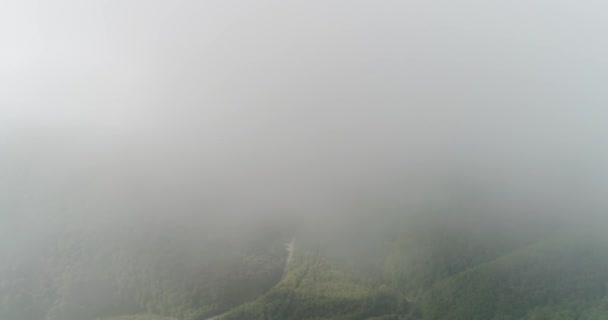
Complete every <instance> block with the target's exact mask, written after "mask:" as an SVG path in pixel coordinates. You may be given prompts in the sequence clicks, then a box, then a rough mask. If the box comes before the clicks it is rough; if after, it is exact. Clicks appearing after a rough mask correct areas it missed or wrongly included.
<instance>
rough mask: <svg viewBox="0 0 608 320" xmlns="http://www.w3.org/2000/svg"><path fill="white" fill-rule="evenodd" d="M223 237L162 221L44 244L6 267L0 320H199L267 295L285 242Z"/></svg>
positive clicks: (271, 237)
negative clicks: (162, 319) (149, 317)
mask: <svg viewBox="0 0 608 320" xmlns="http://www.w3.org/2000/svg"><path fill="white" fill-rule="evenodd" d="M214 229H215V230H214ZM201 230H204V231H205V232H200V231H201ZM224 232H228V233H230V232H229V230H226V229H223V228H209V227H208V226H205V225H201V224H192V223H190V224H188V223H181V222H180V223H171V222H167V221H163V222H162V223H158V224H145V225H140V226H139V227H135V226H133V225H127V226H114V228H113V229H105V228H99V229H89V230H86V231H85V230H81V231H78V232H76V231H74V230H72V231H65V232H63V233H61V234H56V235H54V236H53V237H50V238H45V239H44V240H45V241H44V242H38V243H34V244H32V246H33V247H34V249H32V250H30V251H27V254H25V253H23V254H16V253H13V254H12V255H10V256H9V257H4V258H6V260H4V263H2V264H1V265H0V319H2V320H13V319H15V320H37V319H45V320H85V319H96V318H98V317H108V316H113V315H117V316H118V315H129V314H139V313H149V314H156V315H162V316H170V317H174V318H177V319H204V318H206V317H207V316H209V315H214V314H217V313H220V312H224V311H226V310H228V309H229V308H231V307H234V306H236V305H239V304H241V303H243V302H245V301H248V300H251V299H253V298H255V297H257V296H258V295H260V294H262V293H264V292H265V291H266V290H268V289H269V288H270V287H271V286H273V285H274V284H275V283H276V282H277V281H278V280H279V279H280V277H281V274H282V271H283V266H284V260H285V254H284V246H283V244H284V241H283V240H284V237H283V236H282V235H281V234H280V232H278V231H277V230H276V229H273V228H271V227H269V228H267V229H264V230H261V229H258V230H256V233H255V234H241V235H240V236H239V237H238V240H235V239H233V238H232V237H231V236H228V235H227V234H224ZM108 234H111V237H109V236H107V235H108ZM141 317H143V316H141ZM141 317H140V318H141ZM140 318H136V319H140Z"/></svg>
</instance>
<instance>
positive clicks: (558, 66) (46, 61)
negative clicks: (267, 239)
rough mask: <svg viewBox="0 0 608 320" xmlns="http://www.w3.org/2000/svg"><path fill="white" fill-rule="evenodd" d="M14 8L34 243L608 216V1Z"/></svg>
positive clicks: (1, 106)
mask: <svg viewBox="0 0 608 320" xmlns="http://www.w3.org/2000/svg"><path fill="white" fill-rule="evenodd" d="M1 7H2V8H1V10H0V88H2V91H1V94H0V148H1V153H0V175H1V177H0V188H1V192H0V208H1V212H2V213H1V218H2V220H3V222H2V224H3V225H4V226H9V225H12V224H11V223H12V222H15V223H22V227H23V225H28V227H27V228H26V227H23V228H24V229H21V230H37V231H36V232H34V231H30V232H31V234H29V233H25V234H26V235H28V236H29V235H32V236H33V235H34V234H36V233H37V232H39V231H40V230H44V229H47V228H49V226H51V225H52V223H50V222H49V221H55V220H57V221H60V222H58V223H59V224H61V225H64V224H65V223H66V222H65V220H63V219H64V218H65V217H70V218H71V219H72V220H71V221H72V222H71V223H76V222H75V221H77V220H80V219H81V218H83V220H86V221H87V223H89V222H90V221H93V222H95V221H97V220H99V221H105V220H107V219H109V220H110V221H113V222H111V223H120V222H116V221H122V220H120V219H130V218H128V217H132V216H133V215H136V216H139V215H146V216H147V217H155V218H160V219H161V220H163V221H165V220H172V219H179V217H181V216H187V217H192V216H197V217H202V218H203V219H205V220H206V221H208V222H209V221H227V222H229V223H237V224H239V225H240V224H243V225H247V224H248V223H249V222H251V221H265V222H267V221H269V220H272V219H274V218H280V217H291V218H294V217H295V218H296V219H309V218H311V219H316V220H321V221H324V222H325V223H327V224H331V223H332V222H339V221H342V222H343V221H344V220H348V219H349V218H350V217H352V216H355V215H357V214H361V213H366V214H368V213H371V214H377V213H378V212H380V211H381V210H388V209H387V208H390V210H397V211H399V210H400V211H403V212H408V211H415V210H419V209H420V208H422V207H425V206H428V205H429V203H430V204H431V205H433V204H435V203H440V204H438V205H436V206H438V207H441V206H446V208H447V209H446V211H449V208H450V207H451V206H453V205H455V204H456V203H466V204H465V205H464V206H465V207H466V208H465V209H464V211H467V210H468V211H471V210H470V209H472V211H479V212H480V213H481V214H498V215H501V216H503V217H508V216H513V217H515V216H543V215H556V216H557V217H560V218H575V219H572V220H577V221H581V220H582V221H586V222H592V221H596V220H595V219H597V218H599V217H601V216H603V215H604V210H605V209H606V200H605V197H604V195H603V190H605V188H606V187H607V183H606V182H607V177H608V176H607V173H608V172H607V167H606V163H608V162H607V160H608V157H607V156H608V152H607V150H608V145H607V143H608V142H607V141H608V140H606V138H605V137H606V136H608V126H606V123H607V122H606V120H607V119H608V109H607V108H606V107H605V104H606V102H608V99H607V98H608V93H607V91H606V90H605V86H604V83H605V79H607V78H608V70H607V66H608V61H607V60H608V43H607V40H606V37H605V30H607V28H608V22H607V21H608V19H606V14H605V12H606V10H607V9H608V7H607V5H606V4H604V3H603V2H602V1H577V2H572V1H544V0H542V1H541V0H539V1H526V2H523V1H508V2H492V1H490V2H488V1H480V0H465V1H457V2H455V1H431V2H428V1H379V2H378V1H375V2H373V3H372V2H369V1H322V2H321V1H297V2H291V3H288V2H284V1H64V0H62V1H53V2H48V1H8V2H4V3H3V4H2V5H1ZM474 208H475V209H474ZM115 219H118V220H115ZM24 221H25V222H24ZM243 221H246V222H243ZM218 223H219V222H218ZM222 223H223V222H222ZM37 224H39V225H37ZM34 226H35V227H36V229H28V228H32V227H34ZM7 229H8V228H7ZM17 230H19V229H17Z"/></svg>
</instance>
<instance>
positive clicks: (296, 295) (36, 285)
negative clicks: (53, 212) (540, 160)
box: [0, 215, 608, 320]
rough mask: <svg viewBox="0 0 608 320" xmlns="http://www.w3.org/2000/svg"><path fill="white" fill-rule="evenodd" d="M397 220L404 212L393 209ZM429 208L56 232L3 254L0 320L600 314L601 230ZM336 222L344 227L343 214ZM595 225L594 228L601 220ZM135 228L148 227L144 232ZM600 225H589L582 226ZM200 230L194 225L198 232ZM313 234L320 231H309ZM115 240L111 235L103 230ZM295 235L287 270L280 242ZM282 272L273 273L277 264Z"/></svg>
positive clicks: (604, 285) (603, 295)
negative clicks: (272, 221)
mask: <svg viewBox="0 0 608 320" xmlns="http://www.w3.org/2000/svg"><path fill="white" fill-rule="evenodd" d="M404 217H405V216H404ZM429 217H430V216H429V215H426V216H415V215H414V216H409V217H408V218H407V219H395V216H394V215H385V216H378V215H376V216H375V217H374V219H372V220H373V221H374V222H373V223H372V222H371V221H372V220H370V218H368V217H362V218H360V219H358V220H357V219H355V220H353V221H350V222H348V223H347V224H348V228H349V229H350V230H353V231H354V232H352V233H343V232H339V231H340V229H341V228H343V226H336V227H335V228H333V229H327V230H326V232H321V233H319V232H313V230H311V226H304V227H300V228H293V225H290V224H276V225H274V226H272V227H268V226H267V227H264V228H259V227H253V226H252V227H251V228H250V229H248V228H240V229H239V230H240V231H241V233H240V234H239V235H238V236H235V234H233V233H223V232H222V231H228V229H224V230H214V229H216V228H209V226H205V225H204V224H195V223H175V222H167V221H164V222H163V223H158V224H154V225H150V224H149V223H148V224H146V225H145V228H139V227H137V226H136V225H130V226H127V225H125V226H121V227H117V228H115V229H114V230H112V231H111V232H110V231H109V230H103V229H98V228H93V229H88V230H87V231H86V232H83V230H81V231H80V232H76V231H75V230H71V231H67V230H64V232H62V233H58V234H55V235H54V236H53V237H51V238H45V239H46V241H45V242H44V243H37V244H35V246H34V247H35V248H38V249H39V250H35V251H31V252H29V253H28V254H27V255H26V254H24V253H23V252H21V253H17V252H8V251H5V252H4V254H5V255H4V257H3V258H4V259H5V260H3V261H5V262H4V263H3V264H2V266H1V269H0V284H1V286H0V290H1V291H0V297H1V299H0V312H1V313H0V315H1V318H2V319H3V320H4V319H6V320H87V319H90V320H95V319H104V320H106V319H107V320H157V319H159V320H160V319H162V320H165V319H167V320H168V319H179V320H203V319H207V318H210V317H213V316H216V315H220V314H223V315H222V317H221V318H222V319H226V320H256V319H259V320H271V319H276V320H298V319H327V320H329V319H344V320H346V319H349V320H356V319H403V320H405V319H407V320H442V319H446V320H486V319H488V320H507V319H508V320H515V319H525V320H540V319H547V320H549V319H560V320H561V319H570V320H598V319H606V317H607V316H608V295H607V293H608V241H607V240H606V236H605V235H603V234H602V232H598V231H591V228H589V229H588V230H584V228H582V227H579V229H578V230H577V231H576V232H573V231H571V230H570V231H568V232H566V231H565V229H553V230H552V231H551V232H547V230H544V229H543V228H539V227H537V226H532V227H528V228H526V230H523V228H522V229H520V230H514V229H512V228H510V227H509V228H505V225H504V224H494V225H493V224H492V223H490V222H484V225H485V226H484V229H480V228H472V227H466V225H468V224H469V221H466V222H467V223H466V224H464V223H463V224H457V223H453V222H450V223H447V224H446V223H441V222H438V220H436V219H435V218H429ZM345 223H346V222H345ZM599 229H601V228H599ZM143 230H145V232H143ZM593 230H598V228H593ZM199 231H200V232H199ZM317 231H318V230H317ZM107 234H112V237H107V236H105V235H107ZM293 237H296V240H295V242H294V247H295V252H294V256H293V259H292V260H291V261H290V262H289V263H288V264H287V265H286V263H287V261H286V259H287V256H288V252H287V249H286V244H287V243H288V242H289V241H290V239H293ZM285 266H287V275H286V276H285V277H284V278H283V279H281V277H282V273H283V271H284V267H285Z"/></svg>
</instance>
